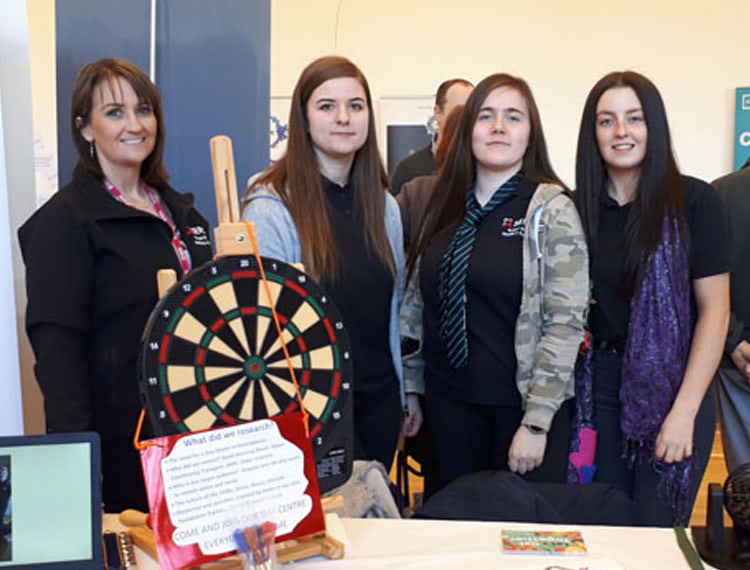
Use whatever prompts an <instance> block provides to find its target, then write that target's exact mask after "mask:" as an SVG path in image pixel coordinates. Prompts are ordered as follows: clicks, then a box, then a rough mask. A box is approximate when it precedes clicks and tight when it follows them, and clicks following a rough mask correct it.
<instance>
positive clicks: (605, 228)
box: [589, 176, 729, 342]
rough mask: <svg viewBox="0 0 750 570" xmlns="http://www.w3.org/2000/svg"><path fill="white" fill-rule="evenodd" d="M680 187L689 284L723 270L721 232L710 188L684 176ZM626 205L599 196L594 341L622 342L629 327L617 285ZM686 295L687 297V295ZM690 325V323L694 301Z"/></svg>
mask: <svg viewBox="0 0 750 570" xmlns="http://www.w3.org/2000/svg"><path fill="white" fill-rule="evenodd" d="M683 181H684V183H685V215H686V218H687V226H688V235H689V250H688V258H689V263H690V280H691V281H692V280H694V279H700V278H701V277H708V276H710V275H717V274H719V273H726V272H727V271H729V251H728V245H727V233H726V227H725V223H724V216H723V214H722V209H721V208H722V206H721V202H720V200H719V195H718V194H717V192H716V190H714V189H713V188H712V187H711V186H709V185H708V184H706V183H705V182H703V181H702V180H698V179H697V178H692V177H689V176H683ZM630 208H631V204H625V205H624V206H620V205H618V203H617V202H616V201H615V200H614V199H612V198H610V197H609V195H608V194H607V193H606V191H602V202H601V207H600V209H599V228H598V230H597V236H596V250H595V252H594V256H593V258H592V260H591V278H592V280H593V296H594V300H595V303H594V305H592V307H591V311H590V313H589V328H590V329H591V332H592V334H593V335H594V338H596V339H599V340H606V341H620V342H622V341H625V339H626V338H627V335H628V323H629V322H630V298H631V296H632V293H629V292H628V291H626V289H625V287H624V286H623V284H622V281H623V278H624V270H625V267H624V264H625V253H624V252H625V240H626V237H625V225H626V223H627V220H628V215H629V213H630ZM691 296H692V295H691ZM692 303H693V320H695V318H696V311H695V299H694V298H693V299H692Z"/></svg>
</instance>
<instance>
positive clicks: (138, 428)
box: [133, 408, 164, 451]
mask: <svg viewBox="0 0 750 570" xmlns="http://www.w3.org/2000/svg"><path fill="white" fill-rule="evenodd" d="M145 417H146V410H144V409H143V408H141V415H139V416H138V425H137V426H135V435H134V436H133V447H135V448H136V449H137V450H138V451H143V450H144V449H146V448H147V447H164V446H163V445H162V444H160V443H156V442H155V441H144V442H141V441H139V440H140V439H141V429H143V418H145Z"/></svg>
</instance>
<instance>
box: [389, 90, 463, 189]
mask: <svg viewBox="0 0 750 570" xmlns="http://www.w3.org/2000/svg"><path fill="white" fill-rule="evenodd" d="M473 88H474V86H473V85H472V84H471V83H470V82H469V81H467V80H465V79H459V78H455V79H447V80H445V81H443V82H442V83H441V84H440V86H439V87H438V90H437V93H436V95H435V108H434V110H433V113H434V115H433V116H434V118H435V122H436V123H437V129H438V132H437V134H436V135H435V137H434V138H433V140H432V141H431V142H430V144H428V145H427V146H426V147H424V148H421V149H419V150H418V151H416V152H414V153H413V154H411V155H409V156H407V157H406V158H405V159H403V160H402V161H401V162H399V163H398V165H396V168H395V170H394V171H393V177H392V179H391V193H392V194H393V195H394V196H398V194H399V193H400V192H401V187H402V186H403V185H404V184H405V183H406V182H408V181H409V180H411V179H412V178H416V177H417V176H425V175H427V174H434V173H435V171H436V170H437V165H436V163H435V156H434V153H435V152H436V150H437V146H438V143H439V141H440V131H441V130H442V129H443V123H444V121H445V118H446V117H447V116H448V115H449V114H450V112H451V111H452V110H453V109H454V108H455V107H457V106H458V105H463V104H464V103H466V99H467V98H468V97H469V94H470V93H471V90H472V89H473Z"/></svg>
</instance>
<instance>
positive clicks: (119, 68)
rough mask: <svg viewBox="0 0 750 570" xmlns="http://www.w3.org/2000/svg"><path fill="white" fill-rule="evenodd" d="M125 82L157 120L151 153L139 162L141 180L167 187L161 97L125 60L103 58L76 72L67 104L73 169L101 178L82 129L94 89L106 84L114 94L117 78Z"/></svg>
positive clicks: (139, 71) (164, 131)
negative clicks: (74, 152) (74, 161)
mask: <svg viewBox="0 0 750 570" xmlns="http://www.w3.org/2000/svg"><path fill="white" fill-rule="evenodd" d="M120 78H122V79H124V80H125V81H127V82H128V83H129V84H130V86H131V87H132V88H133V91H135V94H136V95H137V96H138V100H139V101H140V102H143V103H147V104H148V105H149V106H150V107H151V109H152V111H153V113H154V118H156V142H155V144H154V150H152V151H151V154H149V155H148V156H147V157H146V159H145V160H144V161H143V163H141V179H142V180H143V181H144V182H145V183H146V184H148V185H149V186H152V187H154V188H163V187H164V186H166V184H167V181H168V180H169V176H167V171H166V170H164V165H163V160H164V140H165V138H166V128H165V127H164V115H163V114H162V107H161V96H160V95H159V90H158V89H157V87H156V85H154V84H153V83H152V82H151V80H150V79H149V78H148V76H147V75H146V74H145V73H143V72H142V71H141V70H140V69H138V68H137V67H136V66H135V65H133V64H132V63H130V62H129V61H125V60H124V59H112V58H104V59H100V60H99V61H95V62H93V63H87V64H86V65H84V66H83V67H81V69H79V70H78V73H77V74H76V78H75V80H74V81H73V96H72V100H71V105H70V132H71V134H72V136H73V143H74V144H75V147H76V150H77V151H78V164H77V165H76V170H80V169H83V170H88V171H89V172H91V173H92V174H93V175H94V176H96V177H97V178H98V179H99V180H102V179H103V178H104V173H103V172H102V167H101V165H100V164H99V157H98V155H96V154H93V156H92V153H91V151H90V145H89V142H88V141H87V140H86V139H85V138H84V137H83V134H82V133H81V130H82V129H83V128H84V127H85V126H86V125H88V124H89V121H90V120H91V110H92V108H93V106H94V93H95V92H96V90H97V89H104V87H105V85H106V86H107V87H108V88H109V89H110V90H111V91H112V93H113V94H114V93H115V92H116V91H118V90H119V87H118V86H117V80H118V79H120Z"/></svg>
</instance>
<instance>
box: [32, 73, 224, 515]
mask: <svg viewBox="0 0 750 570" xmlns="http://www.w3.org/2000/svg"><path fill="white" fill-rule="evenodd" d="M70 123H71V124H70V127H71V133H72V135H73V142H74V144H75V146H76V150H77V151H78V164H77V165H76V168H75V172H74V173H73V180H72V181H71V183H70V184H68V185H67V186H66V187H65V188H63V189H61V190H60V191H59V192H57V194H55V195H54V196H53V197H52V198H50V200H49V201H48V202H47V203H46V204H44V206H42V207H41V208H40V209H39V211H37V212H36V213H35V214H34V215H33V216H31V218H30V219H29V220H28V221H27V222H26V223H25V224H24V225H23V226H21V228H20V229H19V230H18V237H19V241H20V244H21V252H22V253H23V258H24V262H25V263H26V291H27V295H28V305H27V308H26V332H27V334H28V335H29V340H30V341H31V346H32V348H33V349H34V355H35V356H36V366H35V367H34V372H35V374H36V379H37V382H38V383H39V386H40V387H41V389H42V394H43V395H44V411H45V415H46V422H47V431H48V432H66V431H88V430H92V431H96V432H98V433H99V434H100V435H101V442H102V474H103V498H104V505H105V508H106V509H107V510H108V511H110V512H116V511H121V510H123V509H127V508H138V509H141V510H148V506H147V502H146V492H145V489H144V485H143V474H142V472H141V465H140V457H139V455H138V452H137V451H135V449H133V434H134V432H135V427H136V423H137V421H138V415H139V412H140V410H141V401H140V397H139V393H138V383H137V373H136V359H137V357H138V352H139V350H140V346H141V334H142V333H143V327H144V326H145V324H146V320H147V319H148V316H149V314H150V313H151V310H152V309H153V308H154V305H155V304H156V302H157V301H158V299H159V298H158V294H157V287H156V272H157V271H158V270H159V269H169V268H171V269H174V270H175V271H176V272H177V274H178V275H179V276H182V275H184V274H185V273H186V272H188V271H189V270H190V269H191V268H192V267H197V266H198V265H200V264H202V263H204V262H206V261H209V260H210V259H211V244H210V243H209V240H208V223H207V222H206V220H205V219H204V218H203V217H202V216H201V215H200V214H199V213H198V212H197V211H196V210H195V208H193V197H192V195H190V194H187V195H184V194H180V193H178V192H176V191H175V190H173V189H172V188H171V187H170V186H169V184H168V183H167V181H168V176H167V173H166V171H165V170H164V167H163V165H162V158H163V154H164V141H165V136H166V130H165V128H164V119H163V117H162V107H161V98H160V95H159V90H158V89H157V88H156V86H155V85H154V84H153V83H152V82H151V80H149V78H148V76H146V75H145V74H144V73H143V72H142V71H141V70H140V69H138V68H137V67H136V66H134V65H133V64H132V63H129V62H127V61H124V60H121V59H102V60H99V61H97V62H94V63H89V64H87V65H84V66H83V67H82V68H81V69H80V70H79V71H78V74H77V75H76V78H75V82H74V84H73V96H72V103H71V110H70Z"/></svg>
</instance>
